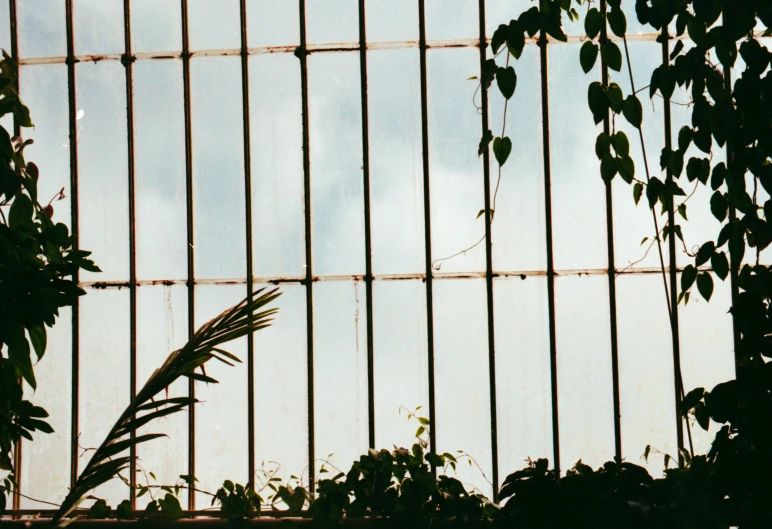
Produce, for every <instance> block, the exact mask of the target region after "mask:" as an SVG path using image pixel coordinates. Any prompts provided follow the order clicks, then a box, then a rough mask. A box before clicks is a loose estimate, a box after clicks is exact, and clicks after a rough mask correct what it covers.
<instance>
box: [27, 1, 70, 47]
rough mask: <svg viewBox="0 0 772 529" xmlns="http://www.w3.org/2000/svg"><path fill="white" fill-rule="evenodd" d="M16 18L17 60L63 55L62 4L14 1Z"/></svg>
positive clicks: (64, 42)
mask: <svg viewBox="0 0 772 529" xmlns="http://www.w3.org/2000/svg"><path fill="white" fill-rule="evenodd" d="M16 5H17V16H18V17H19V57H21V58H27V57H57V56H59V57H63V56H65V55H67V39H66V35H65V31H66V28H67V25H66V23H65V14H64V2H51V1H50V0H24V1H23V2H16Z"/></svg>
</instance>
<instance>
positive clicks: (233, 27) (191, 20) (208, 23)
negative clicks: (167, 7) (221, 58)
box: [188, 0, 241, 50]
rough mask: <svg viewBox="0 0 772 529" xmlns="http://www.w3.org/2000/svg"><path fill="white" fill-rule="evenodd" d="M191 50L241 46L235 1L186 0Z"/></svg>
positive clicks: (237, 3)
mask: <svg viewBox="0 0 772 529" xmlns="http://www.w3.org/2000/svg"><path fill="white" fill-rule="evenodd" d="M188 28H189V31H190V49H191V50H219V49H227V48H240V47H241V14H240V11H239V0H188Z"/></svg>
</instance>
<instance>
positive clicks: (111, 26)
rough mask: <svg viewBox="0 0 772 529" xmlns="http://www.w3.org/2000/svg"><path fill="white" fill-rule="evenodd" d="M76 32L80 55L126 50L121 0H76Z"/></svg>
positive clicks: (74, 7)
mask: <svg viewBox="0 0 772 529" xmlns="http://www.w3.org/2000/svg"><path fill="white" fill-rule="evenodd" d="M72 11H73V35H74V37H75V50H76V53H78V54H79V55H83V54H102V53H123V52H124V51H125V50H126V44H125V35H124V21H123V2H122V1H121V0H75V1H74V2H73V9H72Z"/></svg>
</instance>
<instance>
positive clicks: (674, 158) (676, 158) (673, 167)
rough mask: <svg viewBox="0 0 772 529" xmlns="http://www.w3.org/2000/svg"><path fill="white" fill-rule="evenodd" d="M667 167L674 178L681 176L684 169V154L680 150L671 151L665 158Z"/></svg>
mask: <svg viewBox="0 0 772 529" xmlns="http://www.w3.org/2000/svg"><path fill="white" fill-rule="evenodd" d="M667 169H668V171H670V174H672V175H673V176H674V177H675V178H678V177H679V176H681V173H682V172H683V170H684V155H683V153H682V152H681V151H673V152H672V153H670V157H669V158H668V160H667Z"/></svg>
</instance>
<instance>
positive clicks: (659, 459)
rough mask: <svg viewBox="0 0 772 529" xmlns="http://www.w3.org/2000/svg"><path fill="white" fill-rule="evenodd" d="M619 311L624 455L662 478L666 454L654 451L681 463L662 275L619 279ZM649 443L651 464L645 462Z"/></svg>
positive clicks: (671, 343)
mask: <svg viewBox="0 0 772 529" xmlns="http://www.w3.org/2000/svg"><path fill="white" fill-rule="evenodd" d="M617 307H618V310H617V322H618V327H617V328H618V339H619V341H618V344H619V402H620V409H621V413H622V457H624V458H625V459H626V460H627V461H630V462H631V463H634V464H636V465H642V466H644V467H646V468H647V469H648V471H649V473H651V474H652V475H655V476H661V475H662V471H663V470H664V468H665V467H664V460H663V457H664V456H662V455H660V454H658V453H656V452H655V451H654V450H657V451H659V452H661V453H663V454H670V455H671V456H672V457H674V458H675V459H676V460H677V459H678V446H677V440H676V403H675V381H674V378H673V340H672V337H671V336H672V335H671V331H670V319H669V316H668V305H667V297H666V293H665V285H664V284H663V283H662V276H661V275H659V274H635V275H633V274H630V275H620V276H618V277H617ZM609 398H611V397H609ZM647 445H651V447H652V452H651V455H650V456H649V462H648V464H647V463H646V461H645V460H644V459H643V458H642V456H643V453H644V451H645V450H646V446H647Z"/></svg>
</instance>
